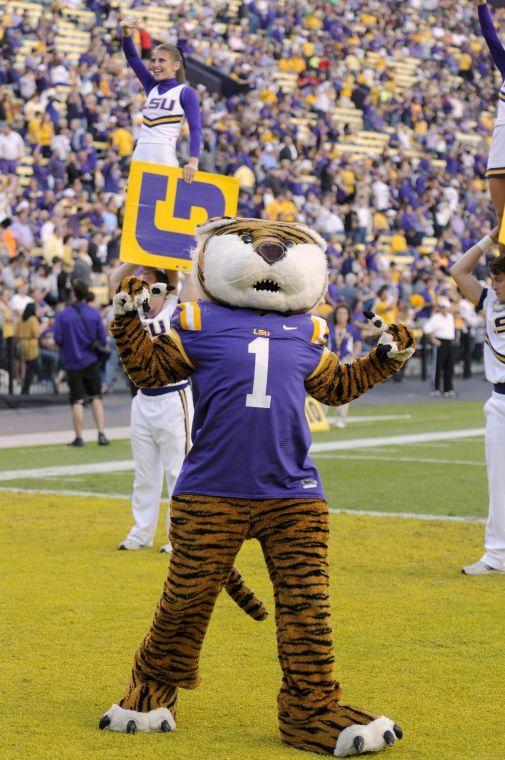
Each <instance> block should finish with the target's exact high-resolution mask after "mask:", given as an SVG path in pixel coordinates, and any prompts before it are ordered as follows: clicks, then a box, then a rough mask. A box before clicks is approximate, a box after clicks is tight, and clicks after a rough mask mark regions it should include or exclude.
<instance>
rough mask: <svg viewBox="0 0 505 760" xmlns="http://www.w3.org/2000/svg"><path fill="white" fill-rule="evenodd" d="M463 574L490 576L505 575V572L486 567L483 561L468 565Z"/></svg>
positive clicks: (489, 566)
mask: <svg viewBox="0 0 505 760" xmlns="http://www.w3.org/2000/svg"><path fill="white" fill-rule="evenodd" d="M461 572H462V573H463V575H490V574H491V573H505V570H498V568H496V567H491V565H486V563H485V562H483V561H482V560H481V559H480V560H479V561H478V562H475V563H474V564H473V565H467V566H466V567H464V568H463V569H462V570H461Z"/></svg>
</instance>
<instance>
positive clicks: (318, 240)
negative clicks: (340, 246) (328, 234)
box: [290, 222, 328, 253]
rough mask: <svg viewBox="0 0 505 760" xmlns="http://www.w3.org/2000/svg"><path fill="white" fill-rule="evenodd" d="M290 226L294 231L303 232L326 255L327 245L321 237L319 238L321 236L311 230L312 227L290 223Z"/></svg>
mask: <svg viewBox="0 0 505 760" xmlns="http://www.w3.org/2000/svg"><path fill="white" fill-rule="evenodd" d="M290 225H291V226H292V227H294V228H295V230H300V232H304V233H305V234H306V235H310V237H311V238H312V240H313V241H314V243H316V245H318V246H319V248H320V249H321V250H322V252H323V253H326V249H327V248H328V243H327V242H326V240H325V239H324V238H323V237H321V235H319V234H318V233H317V232H316V231H315V230H313V229H312V227H308V226H307V225H306V224H299V223H298V222H290Z"/></svg>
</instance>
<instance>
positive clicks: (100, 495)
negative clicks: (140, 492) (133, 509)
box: [0, 486, 166, 501]
mask: <svg viewBox="0 0 505 760" xmlns="http://www.w3.org/2000/svg"><path fill="white" fill-rule="evenodd" d="M1 492H5V493H26V494H37V495H40V494H41V495H43V496H80V497H82V498H83V499H84V498H86V499H87V498H93V499H123V500H124V501H131V496H125V495H124V494H123V493H100V492H97V493H94V492H93V491H57V490H56V489H50V488H44V489H42V488H16V487H15V486H14V487H12V488H11V487H10V486H0V493H1ZM162 501H166V499H162Z"/></svg>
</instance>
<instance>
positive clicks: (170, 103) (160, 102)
mask: <svg viewBox="0 0 505 760" xmlns="http://www.w3.org/2000/svg"><path fill="white" fill-rule="evenodd" d="M148 106H149V108H159V109H160V110H161V111H173V109H174V106H175V100H174V99H173V98H171V99H169V98H152V99H151V100H150V101H149V103H148Z"/></svg>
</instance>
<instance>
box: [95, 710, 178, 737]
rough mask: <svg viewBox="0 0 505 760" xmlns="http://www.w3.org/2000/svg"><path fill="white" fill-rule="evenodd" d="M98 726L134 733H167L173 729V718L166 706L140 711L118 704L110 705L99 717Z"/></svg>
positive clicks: (109, 729)
mask: <svg viewBox="0 0 505 760" xmlns="http://www.w3.org/2000/svg"><path fill="white" fill-rule="evenodd" d="M98 728H100V729H102V730H103V729H104V728H106V729H107V730H108V731H122V732H123V733H125V734H134V733H135V732H136V731H161V732H162V733H168V732H169V731H174V730H175V720H174V719H173V717H172V713H171V712H170V710H169V709H168V708H167V707H157V708H156V710H151V711H150V712H146V713H142V712H137V711H136V710H125V709H124V708H123V707H119V705H112V707H111V708H110V709H109V710H107V712H106V713H105V715H103V716H102V717H101V718H100V723H99V724H98Z"/></svg>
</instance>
